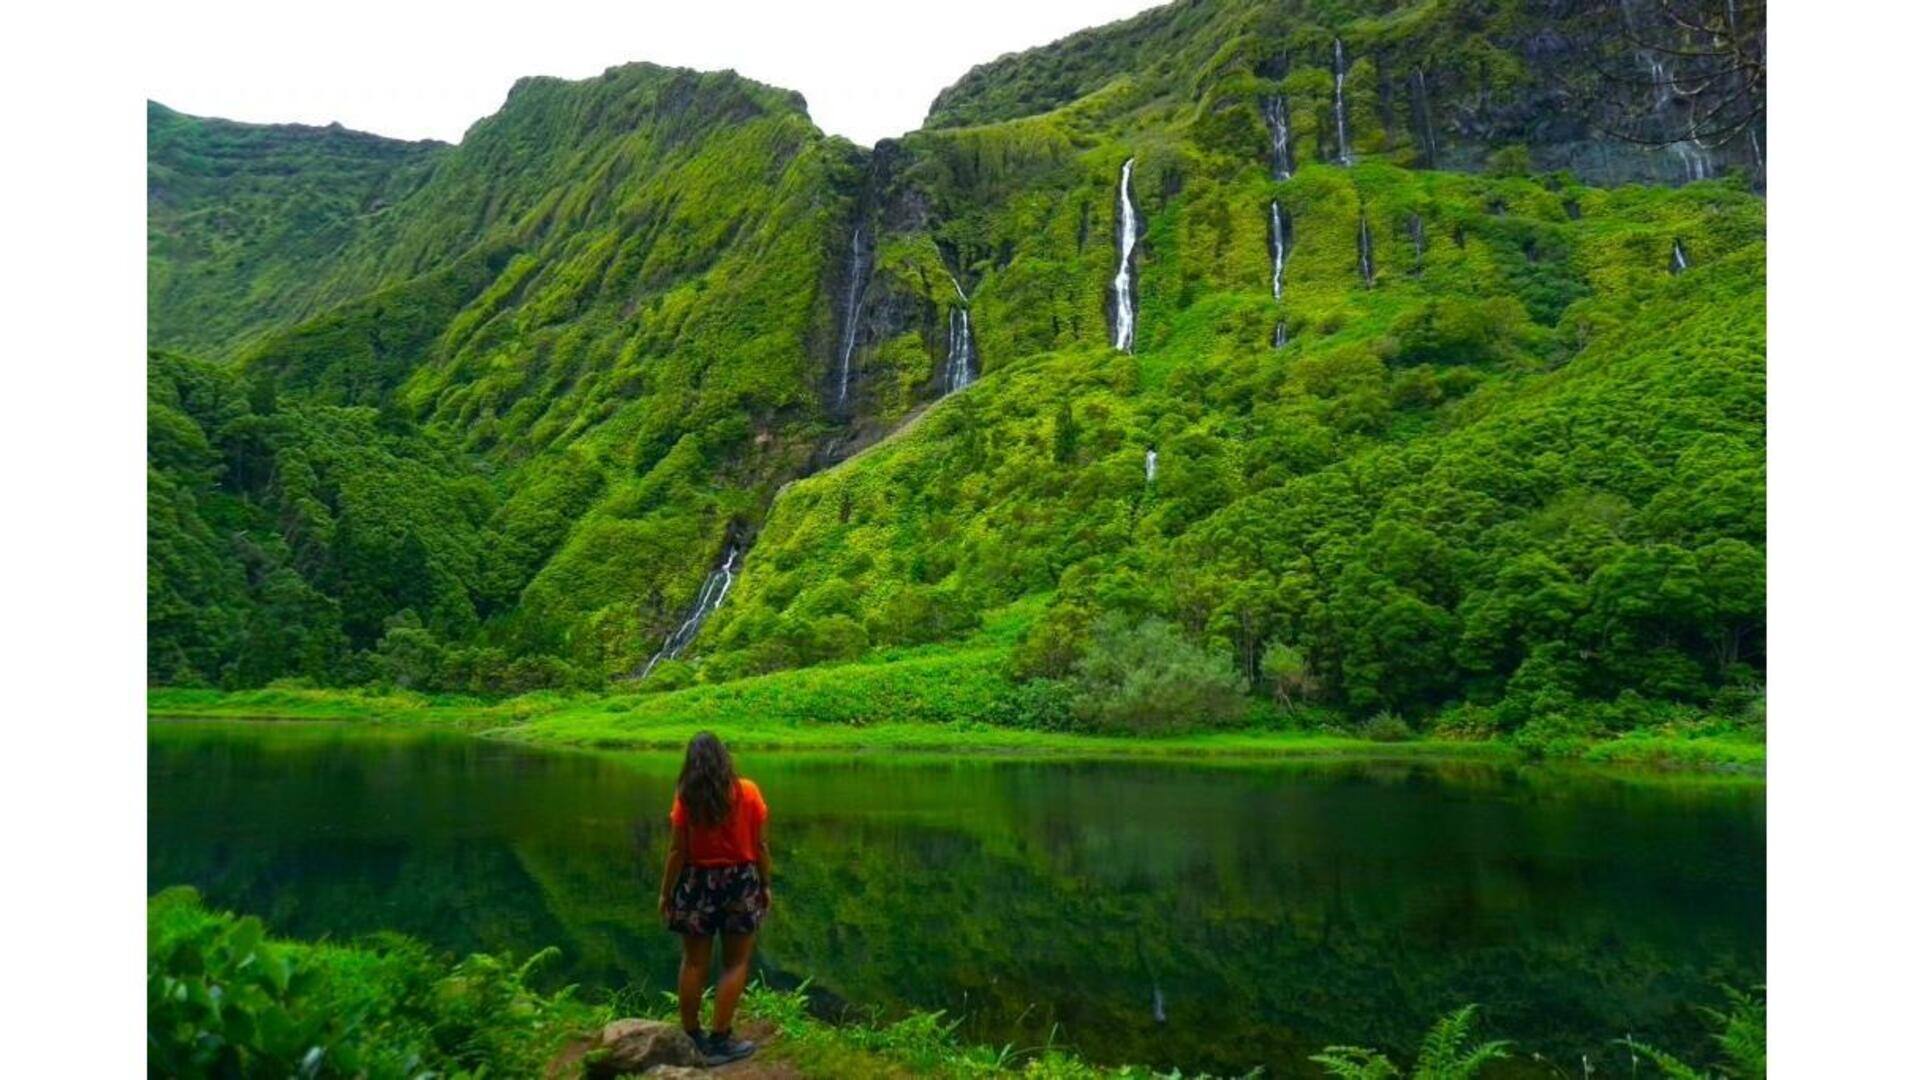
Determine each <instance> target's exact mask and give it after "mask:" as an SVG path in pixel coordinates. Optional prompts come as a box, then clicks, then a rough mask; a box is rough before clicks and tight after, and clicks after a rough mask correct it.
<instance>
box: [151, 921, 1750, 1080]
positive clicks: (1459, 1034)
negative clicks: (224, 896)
mask: <svg viewBox="0 0 1920 1080" xmlns="http://www.w3.org/2000/svg"><path fill="white" fill-rule="evenodd" d="M553 952H554V950H551V949H549V950H546V951H545V952H543V953H540V954H538V955H536V956H534V957H533V958H531V959H529V960H526V961H524V962H515V961H514V960H512V959H510V958H506V957H502V956H496V955H490V954H487V953H476V954H473V955H471V956H468V957H466V958H465V959H461V960H458V961H455V960H453V959H452V958H449V957H444V956H439V955H436V954H434V953H433V952H432V951H430V950H429V949H427V948H426V947H425V946H423V945H421V944H420V943H419V942H417V941H414V940H412V939H410V938H406V937H403V936H401V935H397V934H383V935H378V936H376V937H374V938H370V939H366V940H363V941H359V942H355V943H350V944H334V943H308V942H301V941H288V940H283V939H278V938H271V937H269V936H268V935H267V933H266V930H265V928H264V927H263V926H262V924H261V922H260V921H259V920H258V919H254V918H240V917H236V916H234V915H232V914H229V913H225V912H218V911H210V910H208V909H207V908H206V907H205V906H204V905H203V904H202V903H201V902H200V899H199V897H198V895H197V894H195V893H194V892H193V890H191V889H186V888H176V889H169V890H166V891H164V892H161V893H159V894H157V895H155V896H154V897H153V898H151V899H150V900H149V901H148V905H147V1052H148V1071H149V1073H150V1074H151V1075H156V1076H171V1077H201V1076H266V1075H273V1076H301V1077H333V1076H358V1077H371V1078H383V1077H415V1076H423V1075H434V1076H453V1077H461V1076H467V1077H479V1076H538V1075H545V1074H547V1071H548V1068H549V1062H551V1061H552V1060H553V1059H554V1057H555V1056H556V1054H557V1053H558V1052H559V1051H560V1049H561V1048H562V1046H563V1045H564V1044H566V1043H567V1042H568V1041H569V1040H570V1039H575V1038H578V1037H579V1036H581V1035H584V1034H586V1033H588V1032H591V1031H592V1030H593V1029H594V1028H595V1027H597V1026H598V1025H600V1024H603V1023H605V1022H606V1021H607V1020H608V1019H610V1018H612V1017H613V1016H614V1015H616V1012H620V1013H630V1012H634V1011H638V1012H641V1013H645V1014H652V1015H656V1016H659V1017H662V1018H665V1017H667V1016H669V1015H670V1014H671V1011H672V1007H673V1005H672V999H671V998H670V997H669V996H664V995H663V996H658V997H655V996H648V995H642V994H638V993H632V992H628V993H622V994H618V995H615V996H614V997H613V999H611V1000H609V1001H607V1002H604V1003H598V1004H588V1003H586V1002H583V1001H581V1000H579V999H578V998H576V997H575V995H574V994H573V992H572V991H571V989H569V988H560V989H558V990H551V989H543V988H541V987H540V985H539V984H540V983H541V982H542V981H543V980H542V979H541V978H540V977H539V974H538V973H539V970H540V968H541V967H542V965H543V963H544V962H545V961H547V960H550V959H551V957H552V954H553ZM743 1012H744V1015H745V1016H746V1017H747V1018H748V1019H749V1020H750V1021H751V1022H752V1023H754V1024H756V1025H764V1030H768V1031H770V1032H771V1033H772V1035H773V1037H774V1040H775V1042H774V1044H773V1046H772V1047H771V1048H770V1050H769V1051H767V1052H766V1053H764V1054H763V1056H766V1057H771V1058H773V1059H775V1060H776V1061H777V1062H778V1065H777V1066H775V1067H778V1068H782V1069H786V1070H791V1073H792V1074H793V1075H798V1076H802V1077H822V1078H825V1077H836V1078H838V1077H848V1076H867V1077H896V1076H898V1077H907V1076H951V1077H987V1076H1005V1077H1015V1076H1019V1077H1028V1078H1030V1080H1097V1078H1101V1077H1111V1078H1115V1080H1129V1078H1130V1080H1150V1078H1153V1077H1157V1076H1162V1075H1165V1076H1178V1075H1181V1074H1179V1073H1170V1074H1161V1073H1156V1072H1154V1071H1153V1070H1150V1069H1144V1068H1139V1067H1130V1066H1121V1067H1101V1066H1095V1065H1091V1064H1088V1063H1087V1062H1085V1061H1083V1060H1081V1059H1080V1058H1078V1057H1076V1056H1075V1055H1073V1054H1072V1053H1071V1052H1069V1051H1065V1050H1062V1049H1058V1048H1054V1047H1043V1048H1037V1049H1018V1050H1016V1048H1014V1047H1011V1046H1006V1047H989V1046H980V1045H975V1044H969V1043H967V1042H965V1041H963V1040H962V1039H960V1038H959V1037H958V1036H957V1034H956V1033H957V1031H958V1028H959V1026H960V1025H959V1021H958V1020H957V1019H954V1018H948V1017H945V1016H943V1015H941V1014H938V1013H925V1012H915V1013H912V1014H910V1015H908V1016H906V1017H904V1018H902V1019H899V1020H896V1021H893V1022H891V1023H878V1022H873V1023H848V1024H842V1025H829V1024H826V1023H823V1022H822V1021H820V1020H819V1019H817V1017H816V1015H815V1010H814V1009H813V1008H811V1007H810V1006H809V1003H808V999H807V992H806V987H805V986H804V985H803V986H802V987H800V988H799V989H798V990H789V991H780V990H774V989H771V988H769V987H767V986H765V985H761V984H755V985H754V986H753V987H751V988H750V989H749V991H748V994H747V997H746V1000H745V1004H744V1010H743ZM1701 1012H1702V1013H1703V1014H1704V1016H1705V1018H1706V1020H1707V1022H1708V1023H1709V1024H1710V1025H1711V1026H1712V1027H1713V1028H1714V1029H1715V1032H1716V1033H1715V1035H1714V1041H1715V1042H1716V1044H1717V1045H1719V1046H1720V1047H1721V1048H1722V1061H1721V1062H1720V1065H1719V1067H1709V1068H1705V1069H1701V1068H1696V1067H1694V1066H1691V1065H1689V1064H1688V1063H1687V1062H1685V1061H1684V1060H1682V1059H1681V1058H1678V1057H1676V1056H1674V1055H1672V1054H1669V1053H1667V1052H1665V1051H1663V1050H1661V1049H1659V1048H1657V1047H1651V1046H1647V1045H1645V1044H1643V1043H1639V1042H1635V1041H1633V1040H1631V1039H1627V1040H1623V1041H1622V1047H1621V1054H1622V1056H1624V1057H1628V1058H1629V1059H1630V1060H1631V1061H1632V1062H1633V1064H1634V1066H1635V1068H1636V1069H1637V1066H1638V1064H1639V1062H1640V1061H1641V1060H1642V1059H1645V1060H1646V1062H1647V1063H1648V1065H1649V1069H1650V1071H1653V1070H1657V1072H1658V1074H1659V1075H1662V1076H1666V1077H1671V1078H1673V1080H1709V1078H1715V1077H1726V1078H1732V1080H1764V1078H1765V1076H1766V1027H1765V1016H1766V1002H1765V999H1764V998H1763V997H1761V996H1759V995H1757V994H1752V995H1750V994H1744V993H1738V992H1730V1004H1729V1007H1728V1008H1727V1009H1726V1010H1724V1011H1723V1010H1716V1009H1702V1010H1701ZM1474 1013H1475V1010H1474V1008H1473V1007H1472V1006H1467V1007H1465V1008H1462V1009H1460V1010H1458V1011H1456V1012H1454V1013H1452V1014H1449V1015H1448V1016H1444V1017H1442V1018H1441V1019H1440V1020H1439V1021H1437V1022H1436V1023H1435V1025H1434V1026H1433V1028H1432V1030H1431V1031H1430V1032H1429V1033H1428V1035H1427V1037H1426V1038H1425V1039H1424V1040H1423V1041H1422V1044H1421V1046H1420V1048H1419V1052H1418V1056H1417V1059H1416V1060H1415V1061H1414V1062H1413V1065H1412V1070H1411V1072H1410V1073H1404V1074H1403V1073H1402V1072H1401V1071H1400V1070H1399V1069H1398V1067H1397V1066H1395V1065H1394V1063H1393V1061H1392V1059H1391V1058H1390V1057H1388V1056H1387V1055H1385V1054H1382V1053H1380V1052H1378V1051H1375V1050H1371V1049H1364V1048H1357V1047H1345V1046H1335V1047H1328V1048H1326V1050H1325V1051H1324V1052H1323V1053H1322V1054H1320V1055H1317V1056H1316V1057H1315V1059H1314V1060H1316V1061H1318V1062H1320V1063H1322V1064H1323V1065H1324V1066H1325V1067H1326V1069H1327V1070H1328V1073H1329V1075H1333V1076H1347V1077H1367V1078H1382V1080H1384V1078H1388V1077H1396V1076H1402V1075H1411V1076H1414V1077H1418V1078H1426V1080H1470V1078H1472V1077H1475V1076H1478V1075H1481V1074H1482V1071H1483V1068H1484V1066H1485V1065H1486V1064H1487V1063H1489V1062H1491V1061H1493V1060H1496V1059H1498V1058H1501V1057H1504V1056H1506V1055H1507V1054H1509V1053H1510V1052H1511V1051H1510V1050H1509V1048H1510V1046H1511V1044H1510V1043H1508V1042H1506V1041H1504V1040H1494V1041H1488V1042H1480V1043H1471V1044H1470V1040H1471V1039H1472V1038H1473V1024H1474ZM556 1075H566V1073H564V1072H562V1073H558V1074H556Z"/></svg>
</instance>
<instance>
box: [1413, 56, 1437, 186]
mask: <svg viewBox="0 0 1920 1080" xmlns="http://www.w3.org/2000/svg"><path fill="white" fill-rule="evenodd" d="M1413 118H1414V120H1415V121H1416V122H1418V123H1419V125H1420V133H1421V142H1422V147H1421V148H1422V149H1423V150H1425V151H1426V154H1427V168H1429V169H1437V168H1439V167H1440V140H1439V139H1438V138H1436V137H1435V136H1434V134H1433V102H1432V100H1431V99H1430V98H1428V97H1427V73H1426V71H1425V69H1423V68H1414V69H1413Z"/></svg>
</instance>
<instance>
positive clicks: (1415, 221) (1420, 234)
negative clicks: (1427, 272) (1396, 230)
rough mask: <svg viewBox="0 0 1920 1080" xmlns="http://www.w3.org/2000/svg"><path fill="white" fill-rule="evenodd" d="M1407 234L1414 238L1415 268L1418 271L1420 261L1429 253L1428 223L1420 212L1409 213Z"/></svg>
mask: <svg viewBox="0 0 1920 1080" xmlns="http://www.w3.org/2000/svg"><path fill="white" fill-rule="evenodd" d="M1407 235H1408V236H1410V237H1411V238H1412V239H1413V269H1414V272H1415V273H1418V272H1419V270H1420V261H1421V259H1423V258H1424V257H1425V256H1426V254H1427V225H1426V222H1424V221H1421V220H1420V215H1419V214H1408V215H1407Z"/></svg>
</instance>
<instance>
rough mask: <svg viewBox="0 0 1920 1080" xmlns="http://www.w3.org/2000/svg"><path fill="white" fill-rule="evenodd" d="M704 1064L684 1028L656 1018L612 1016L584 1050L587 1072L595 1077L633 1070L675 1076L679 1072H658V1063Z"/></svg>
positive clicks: (622, 1074) (617, 1074)
mask: <svg viewBox="0 0 1920 1080" xmlns="http://www.w3.org/2000/svg"><path fill="white" fill-rule="evenodd" d="M705 1064H706V1061H705V1059H704V1058H702V1057H701V1055H700V1051H699V1050H698V1049H697V1048H695V1047H694V1045H693V1040H692V1039H690V1038H688V1037H687V1033H686V1032H684V1031H681V1030H680V1028H679V1026H678V1025H676V1024H665V1023H661V1022H660V1021H658V1020H615V1021H614V1022H613V1023H611V1024H608V1025H607V1026H606V1027H604V1028H601V1029H600V1034H599V1035H598V1036H596V1037H595V1038H594V1040H593V1045H592V1046H591V1047H590V1048H589V1049H588V1050H587V1054H586V1065H587V1075H588V1076H589V1077H593V1078H595V1080H602V1078H605V1080H611V1078H612V1077H616V1076H628V1075H633V1074H636V1073H645V1074H646V1075H648V1076H679V1075H682V1074H680V1073H677V1072H672V1073H668V1072H661V1071H659V1069H658V1067H659V1066H674V1065H678V1066H701V1065H705ZM649 1070H654V1071H651V1072H649ZM689 1075H690V1074H689Z"/></svg>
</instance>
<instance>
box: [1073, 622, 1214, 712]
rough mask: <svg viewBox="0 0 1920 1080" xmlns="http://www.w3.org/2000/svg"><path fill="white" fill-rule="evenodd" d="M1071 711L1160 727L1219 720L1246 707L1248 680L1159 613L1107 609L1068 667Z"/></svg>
mask: <svg viewBox="0 0 1920 1080" xmlns="http://www.w3.org/2000/svg"><path fill="white" fill-rule="evenodd" d="M1073 682H1074V685H1075V687H1076V690H1077V696H1076V697H1075V699H1074V705H1073V708H1074V713H1075V715H1076V716H1078V717H1079V718H1080V721H1081V722H1082V723H1083V724H1085V725H1086V726H1087V727H1088V728H1089V729H1090V730H1093V731H1109V732H1123V733H1127V734H1134V735H1165V734H1173V733H1176V732H1181V731H1191V730H1193V729H1196V728H1207V727H1219V726H1222V725H1226V724H1230V723H1233V722H1234V721H1236V720H1238V719H1239V718H1240V717H1241V715H1242V714H1243V712H1244V711H1245V708H1246V699H1245V697H1244V695H1245V693H1246V681H1245V680H1244V679H1242V678H1241V677H1240V676H1239V674H1238V673H1237V672H1235V671H1234V670H1233V663H1232V661H1230V660H1228V659H1227V658H1226V657H1224V656H1221V655H1219V654H1217V653H1209V652H1207V651H1205V650H1203V649H1201V648H1200V647H1199V646H1197V645H1195V644H1193V643H1192V642H1190V641H1188V640H1187V639H1185V638H1184V637H1182V636H1181V635H1180V633H1179V631H1177V630H1176V629H1174V627H1173V626H1172V625H1171V624H1169V623H1166V622H1163V621H1161V620H1159V619H1146V620H1143V621H1140V622H1133V621H1131V620H1129V619H1128V618H1126V617H1125V616H1123V615H1118V614H1109V615H1105V616H1102V617H1101V618H1100V619H1099V620H1098V621H1097V622H1095V623H1094V625H1093V629H1092V633H1091V634H1090V636H1089V638H1088V641H1087V647H1086V652H1085V654H1084V655H1082V656H1081V658H1080V661H1079V663H1077V664H1076V665H1075V667H1074V675H1073Z"/></svg>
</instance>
